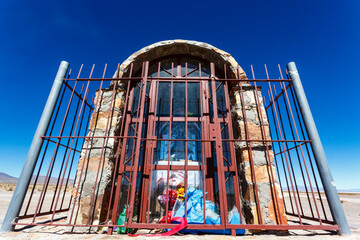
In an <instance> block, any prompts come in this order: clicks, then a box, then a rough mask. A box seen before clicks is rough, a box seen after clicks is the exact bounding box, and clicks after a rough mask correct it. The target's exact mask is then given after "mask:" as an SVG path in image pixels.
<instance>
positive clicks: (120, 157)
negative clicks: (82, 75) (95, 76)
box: [107, 63, 133, 234]
mask: <svg viewBox="0 0 360 240" xmlns="http://www.w3.org/2000/svg"><path fill="white" fill-rule="evenodd" d="M119 71H120V69H119V65H118V68H117V77H119ZM132 72H133V63H131V65H130V73H129V78H131V77H132ZM130 85H131V81H130V80H128V86H127V91H126V97H125V104H124V108H123V115H122V123H121V129H120V136H124V137H125V138H123V139H122V141H121V142H120V140H119V143H118V150H117V152H116V162H115V168H114V176H113V183H112V188H111V194H110V200H111V199H112V194H113V189H114V187H115V178H116V182H117V183H116V190H115V199H114V204H113V206H114V207H113V210H112V217H111V222H112V223H113V224H116V217H117V212H118V205H119V198H120V190H121V183H122V174H124V169H125V151H126V144H127V142H128V139H127V138H126V137H127V136H128V129H129V122H130V117H129V115H131V112H130V114H127V112H128V110H129V111H130V110H131V106H132V92H133V91H131V90H130ZM120 151H121V153H120ZM118 165H119V168H118ZM109 214H110V205H109V208H108V213H107V216H109ZM107 218H108V217H107ZM110 229H111V230H112V228H109V230H108V234H109V231H110ZM110 233H111V232H110Z"/></svg>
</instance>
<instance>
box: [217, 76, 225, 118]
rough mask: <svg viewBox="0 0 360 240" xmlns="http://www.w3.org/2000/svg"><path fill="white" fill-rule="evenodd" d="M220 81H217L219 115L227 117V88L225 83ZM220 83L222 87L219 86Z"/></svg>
mask: <svg viewBox="0 0 360 240" xmlns="http://www.w3.org/2000/svg"><path fill="white" fill-rule="evenodd" d="M220 84H221V82H220V81H216V83H215V85H216V88H217V90H216V104H217V107H218V117H219V118H225V117H226V102H225V88H224V83H223V84H221V85H220ZM219 85H220V87H219Z"/></svg>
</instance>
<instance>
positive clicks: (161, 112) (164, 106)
mask: <svg viewBox="0 0 360 240" xmlns="http://www.w3.org/2000/svg"><path fill="white" fill-rule="evenodd" d="M156 116H160V117H169V116H170V83H169V82H160V83H159V88H158V99H157V110H156Z"/></svg>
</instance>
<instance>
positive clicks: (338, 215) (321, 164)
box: [286, 62, 351, 235]
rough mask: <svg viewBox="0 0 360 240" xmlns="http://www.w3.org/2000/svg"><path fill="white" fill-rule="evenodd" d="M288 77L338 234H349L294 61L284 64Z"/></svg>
mask: <svg viewBox="0 0 360 240" xmlns="http://www.w3.org/2000/svg"><path fill="white" fill-rule="evenodd" d="M286 67H287V69H288V72H289V74H290V78H291V79H292V80H293V82H292V83H293V86H294V90H295V95H296V98H297V101H298V103H299V107H300V111H301V115H302V117H303V120H304V124H305V128H306V131H307V133H308V136H309V139H310V140H311V146H312V150H313V153H314V157H315V162H316V165H317V167H318V170H319V174H320V178H321V181H322V184H323V187H324V191H325V194H326V197H327V199H328V202H329V206H330V211H331V213H332V216H333V218H334V220H335V222H336V224H337V225H338V226H339V234H340V235H351V232H350V228H349V225H348V222H347V220H346V217H345V213H344V210H343V207H342V206H341V202H340V198H339V195H338V192H337V190H336V186H335V183H334V179H333V177H332V175H331V172H330V168H329V165H328V162H327V159H326V156H325V151H324V148H323V146H322V144H321V140H320V137H319V133H318V131H317V129H316V125H315V122H314V118H313V116H312V114H311V110H310V107H309V103H308V101H307V99H306V95H305V92H304V88H303V86H302V83H301V80H300V76H299V73H298V71H297V68H296V65H295V63H294V62H290V63H288V64H287V65H286Z"/></svg>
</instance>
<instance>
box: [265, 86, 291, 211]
mask: <svg viewBox="0 0 360 240" xmlns="http://www.w3.org/2000/svg"><path fill="white" fill-rule="evenodd" d="M268 95H269V102H271V99H270V91H268ZM270 108H271V113H272V120H273V122H274V128H275V133H276V139H277V140H279V139H280V137H279V131H278V128H276V126H277V125H276V120H275V113H274V106H273V104H271V106H270ZM268 119H270V118H269V114H268ZM269 125H270V121H269ZM270 130H271V128H270ZM270 132H271V131H270ZM271 136H274V135H271ZM272 139H273V140H274V138H272ZM273 148H274V149H275V143H274V142H273ZM278 148H279V154H280V157H281V163H282V166H283V171H284V175H285V182H286V187H287V190H288V191H287V192H288V195H289V199H290V205H291V210H292V213H293V214H295V210H294V205H293V201H292V197H291V190H290V186H289V180H288V177H287V173H286V169H285V162H284V157H283V155H284V154H283V153H284V152H282V149H281V145H280V142H279V141H278ZM274 156H275V158H276V154H275V153H274ZM279 176H280V175H279ZM289 178H290V176H289ZM284 200H285V198H284Z"/></svg>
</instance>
